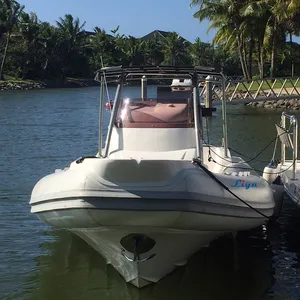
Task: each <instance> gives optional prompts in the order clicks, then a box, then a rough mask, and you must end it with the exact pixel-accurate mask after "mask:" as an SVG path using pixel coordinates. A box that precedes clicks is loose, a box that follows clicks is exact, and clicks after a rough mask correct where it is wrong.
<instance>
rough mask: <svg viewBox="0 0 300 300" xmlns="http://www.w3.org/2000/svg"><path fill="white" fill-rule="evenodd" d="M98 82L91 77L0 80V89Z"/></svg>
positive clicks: (32, 88)
mask: <svg viewBox="0 0 300 300" xmlns="http://www.w3.org/2000/svg"><path fill="white" fill-rule="evenodd" d="M99 85H100V84H99V83H98V82H97V81H95V80H93V79H77V78H66V79H65V80H57V81H53V80H44V81H34V80H5V81H3V80H2V81H1V80H0V91H14V90H23V91H27V90H38V89H49V88H83V87H91V86H99Z"/></svg>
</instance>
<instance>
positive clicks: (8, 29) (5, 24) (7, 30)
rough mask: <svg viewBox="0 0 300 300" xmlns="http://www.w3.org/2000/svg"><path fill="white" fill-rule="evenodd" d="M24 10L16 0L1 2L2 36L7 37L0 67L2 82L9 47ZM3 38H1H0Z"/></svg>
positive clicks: (0, 21) (3, 0) (0, 20)
mask: <svg viewBox="0 0 300 300" xmlns="http://www.w3.org/2000/svg"><path fill="white" fill-rule="evenodd" d="M23 9H24V6H23V5H20V4H19V3H18V2H17V1H15V0H0V24H1V25H0V27H1V35H5V40H6V41H5V48H4V53H3V56H2V62H1V66H0V80H3V79H4V74H3V73H4V65H5V61H6V57H7V52H8V47H9V42H10V38H11V35H12V32H13V29H14V28H15V26H16V25H17V24H18V22H19V16H20V14H21V13H22V11H23ZM0 37H1V36H0Z"/></svg>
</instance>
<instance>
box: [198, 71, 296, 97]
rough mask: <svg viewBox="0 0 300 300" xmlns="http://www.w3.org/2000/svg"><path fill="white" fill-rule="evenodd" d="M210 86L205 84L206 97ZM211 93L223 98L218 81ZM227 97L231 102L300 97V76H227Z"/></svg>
mask: <svg viewBox="0 0 300 300" xmlns="http://www.w3.org/2000/svg"><path fill="white" fill-rule="evenodd" d="M207 89H208V87H207V85H206V84H205V85H204V86H203V89H202V91H201V96H203V97H205V95H206V93H208V92H209V91H207ZM211 90H212V91H210V93H211V94H212V97H213V100H215V101H218V100H221V99H222V90H221V88H220V86H219V85H218V83H216V84H215V83H214V82H212V84H211ZM225 93H226V99H227V100H228V101H229V102H231V101H232V102H233V101H239V102H249V101H258V102H259V101H266V100H282V99H284V100H286V99H300V78H298V77H294V78H293V77H285V78H281V77H280V78H274V79H270V78H264V79H253V80H245V79H242V78H238V77H226V86H225Z"/></svg>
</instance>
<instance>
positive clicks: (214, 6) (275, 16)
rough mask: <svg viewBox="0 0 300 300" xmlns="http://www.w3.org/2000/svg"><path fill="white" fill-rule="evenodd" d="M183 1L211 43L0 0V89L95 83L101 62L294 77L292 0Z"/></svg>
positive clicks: (299, 49)
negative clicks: (139, 33)
mask: <svg viewBox="0 0 300 300" xmlns="http://www.w3.org/2000/svg"><path fill="white" fill-rule="evenodd" d="M19 1H20V2H22V1H21V0H19ZM189 2H190V6H191V7H196V8H197V11H196V13H195V14H194V15H193V17H194V18H196V19H198V20H199V23H202V22H203V21H204V20H206V21H208V22H209V24H210V29H212V28H214V30H215V35H214V37H213V39H212V42H211V43H206V42H203V41H201V39H200V38H197V39H195V41H188V40H186V39H185V38H184V37H182V36H180V35H179V34H178V33H176V32H166V31H161V30H154V31H153V32H150V33H149V34H147V35H145V36H143V37H133V36H130V35H128V36H127V35H124V34H121V33H120V31H119V29H120V28H119V26H118V27H117V28H115V29H114V30H110V32H106V31H105V30H103V29H102V28H100V27H98V26H96V27H95V28H93V30H92V31H87V30H86V29H85V25H86V22H81V21H80V20H79V18H78V17H73V16H72V15H71V14H68V13H67V14H65V15H64V16H63V17H61V18H59V19H58V20H57V21H56V22H55V23H54V24H50V23H49V22H45V21H41V20H40V19H39V18H38V16H37V14H35V13H34V12H26V8H25V6H24V5H21V4H20V3H19V2H18V0H0V91H1V90H30V89H41V88H64V87H69V88H71V87H85V86H94V85H95V86H97V85H98V83H97V82H95V81H94V80H93V79H90V78H93V75H94V74H95V71H96V70H99V69H100V68H101V67H102V65H104V66H106V67H107V66H120V65H123V66H141V65H153V66H155V65H173V66H180V65H194V66H206V67H213V68H215V70H216V71H220V70H222V71H223V73H224V74H226V75H227V76H229V77H230V76H240V77H242V78H243V79H246V80H249V82H250V81H251V80H252V79H259V78H260V79H262V78H270V79H271V80H272V79H273V78H275V77H293V76H300V45H299V44H298V43H296V42H295V41H294V39H293V38H294V37H295V36H299V35H300V1H299V0H282V1H274V0H263V1H262V0H242V1H241V0H224V1H218V0H189ZM191 17H192V14H191ZM99 25H101V24H99ZM195 30H197V28H196V29H195ZM85 78H87V79H85ZM252 87H254V86H252Z"/></svg>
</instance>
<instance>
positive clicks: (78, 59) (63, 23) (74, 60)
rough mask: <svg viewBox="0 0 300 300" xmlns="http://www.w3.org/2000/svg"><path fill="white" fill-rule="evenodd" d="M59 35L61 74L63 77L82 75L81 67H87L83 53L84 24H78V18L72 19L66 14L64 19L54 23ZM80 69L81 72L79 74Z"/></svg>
mask: <svg viewBox="0 0 300 300" xmlns="http://www.w3.org/2000/svg"><path fill="white" fill-rule="evenodd" d="M56 26H57V31H58V35H59V40H58V43H59V47H60V51H61V55H62V57H63V58H64V61H65V67H64V68H63V73H64V75H65V76H74V75H76V74H79V73H81V74H80V75H83V73H84V72H85V71H86V70H83V66H85V67H87V65H88V64H87V59H86V57H85V56H84V51H85V48H84V46H85V43H84V42H85V38H86V35H85V31H84V26H85V22H83V23H82V24H81V23H80V20H79V18H76V19H74V18H73V16H72V15H70V14H66V15H65V17H64V18H59V21H57V22H56ZM80 69H82V72H80Z"/></svg>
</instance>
